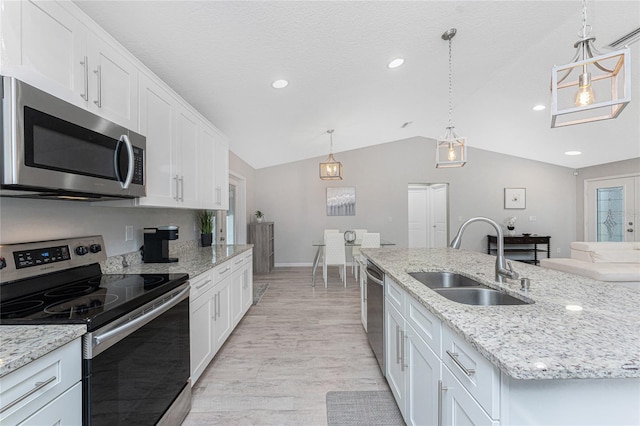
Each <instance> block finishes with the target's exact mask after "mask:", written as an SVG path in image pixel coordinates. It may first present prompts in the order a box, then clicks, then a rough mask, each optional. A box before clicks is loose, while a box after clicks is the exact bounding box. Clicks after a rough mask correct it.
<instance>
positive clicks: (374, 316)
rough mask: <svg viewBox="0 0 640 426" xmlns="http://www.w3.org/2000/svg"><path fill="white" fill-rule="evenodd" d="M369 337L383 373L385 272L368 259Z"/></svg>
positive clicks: (383, 373) (384, 366) (370, 344)
mask: <svg viewBox="0 0 640 426" xmlns="http://www.w3.org/2000/svg"><path fill="white" fill-rule="evenodd" d="M366 271H367V338H368V340H369V346H371V349H373V353H374V354H375V356H376V359H377V360H378V365H379V366H380V371H382V375H383V376H386V373H385V371H386V370H385V368H386V364H385V358H384V272H382V270H381V269H380V268H378V266H376V265H375V264H374V263H373V262H371V261H369V260H368V261H367V269H366Z"/></svg>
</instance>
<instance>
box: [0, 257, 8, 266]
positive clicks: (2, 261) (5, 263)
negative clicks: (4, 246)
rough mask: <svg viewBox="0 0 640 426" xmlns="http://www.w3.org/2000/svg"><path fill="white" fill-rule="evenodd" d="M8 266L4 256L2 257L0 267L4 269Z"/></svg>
mask: <svg viewBox="0 0 640 426" xmlns="http://www.w3.org/2000/svg"><path fill="white" fill-rule="evenodd" d="M6 267H7V261H6V260H5V258H4V257H0V269H4V268H6Z"/></svg>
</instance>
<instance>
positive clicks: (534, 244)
mask: <svg viewBox="0 0 640 426" xmlns="http://www.w3.org/2000/svg"><path fill="white" fill-rule="evenodd" d="M549 240H551V237H550V236H548V235H546V236H541V235H528V236H524V235H519V236H515V237H506V236H505V237H504V254H505V257H507V254H508V253H514V254H516V253H520V254H528V253H531V254H533V259H512V260H517V261H518V262H526V263H532V264H534V265H537V264H539V263H540V261H539V260H538V253H539V252H540V253H544V252H546V253H547V259H548V258H550V257H551V244H550V241H549ZM538 244H546V245H547V248H546V250H545V249H539V248H538ZM497 246H498V239H497V237H496V236H495V235H487V254H496V251H497ZM509 246H521V247H509ZM522 246H526V247H522Z"/></svg>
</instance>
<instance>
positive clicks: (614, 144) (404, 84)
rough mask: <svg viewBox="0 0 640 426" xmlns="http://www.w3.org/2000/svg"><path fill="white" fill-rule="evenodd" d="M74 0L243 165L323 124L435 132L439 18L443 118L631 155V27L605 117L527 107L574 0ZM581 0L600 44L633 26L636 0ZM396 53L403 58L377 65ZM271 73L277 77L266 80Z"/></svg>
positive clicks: (586, 156) (551, 158) (480, 137)
mask: <svg viewBox="0 0 640 426" xmlns="http://www.w3.org/2000/svg"><path fill="white" fill-rule="evenodd" d="M76 3H77V4H78V6H80V8H81V9H83V10H84V11H85V12H86V13H87V14H88V15H89V16H91V17H92V18H93V19H94V20H95V21H96V22H97V23H98V24H100V25H101V26H102V27H103V28H105V29H106V30H107V31H108V32H109V33H111V34H112V35H113V36H114V37H115V38H116V39H117V40H118V41H119V42H120V43H121V44H122V45H124V46H125V47H126V48H127V49H129V50H130V51H131V52H132V53H133V54H134V55H135V56H137V57H138V58H139V59H140V60H141V61H142V62H143V63H144V64H145V65H147V66H148V67H149V68H150V69H151V70H152V71H153V72H155V73H156V74H157V75H158V76H159V77H160V78H162V79H163V80H164V81H165V82H167V83H168V84H169V85H170V86H171V87H173V88H174V90H176V91H177V92H178V93H179V94H180V95H181V96H183V97H184V98H185V99H186V100H187V101H188V102H189V103H191V104H192V105H193V106H194V107H196V108H197V109H198V110H199V111H200V112H201V113H202V114H203V115H204V116H205V117H207V118H208V119H209V120H211V122H212V123H214V124H215V125H216V126H217V127H218V128H220V129H221V130H222V131H223V132H224V133H226V134H227V135H228V136H229V138H230V148H231V150H232V151H233V152H234V153H236V154H237V155H238V156H239V157H240V158H242V159H244V160H245V161H247V162H248V163H249V164H250V165H251V166H253V167H254V168H256V169H258V168H263V167H268V166H272V165H277V164H282V163H286V162H291V161H296V160H301V159H306V158H312V157H318V156H326V155H327V154H328V150H329V137H328V135H327V134H326V130H327V129H335V133H334V152H336V153H339V152H340V151H346V150H351V149H356V148H360V147H364V146H369V145H374V144H380V143H385V142H390V141H394V140H399V139H404V138H408V137H413V136H425V137H433V138H436V137H440V136H442V135H443V134H444V130H445V127H446V125H447V120H448V118H447V113H448V96H447V92H448V59H447V58H448V44H447V42H446V41H443V40H442V39H441V38H440V36H441V34H442V33H443V32H444V31H445V30H447V29H449V28H451V27H455V28H457V30H458V34H457V35H456V37H455V38H454V39H453V68H454V74H453V106H454V111H453V121H454V124H455V125H456V131H457V133H458V134H459V135H463V136H467V137H468V144H469V145H470V146H473V147H477V148H482V149H487V150H490V151H497V152H503V153H506V154H510V155H515V156H519V157H525V158H530V159H534V160H539V161H544V162H547V163H552V164H558V165H563V166H567V167H571V168H579V167H586V166H590V165H596V164H602V163H608V162H612V161H618V160H622V159H626V158H633V157H639V156H640V118H639V117H640V106H639V104H640V43H635V44H633V45H632V46H631V49H632V51H631V54H632V77H633V93H632V102H631V103H630V104H629V105H628V106H627V108H626V109H625V110H624V111H623V112H622V114H621V115H620V117H619V118H618V119H616V120H607V121H602V122H597V123H589V124H584V125H579V126H570V127H565V128H556V129H551V128H550V113H549V108H547V110H545V111H542V112H534V111H532V107H533V106H534V105H535V104H538V103H543V104H545V105H547V106H548V104H549V99H550V94H549V82H550V76H551V67H552V66H553V65H561V64H565V63H567V62H568V61H569V60H570V59H571V57H572V56H573V54H574V51H575V50H574V48H573V43H574V42H575V41H576V40H577V39H578V36H577V33H578V31H579V30H580V28H581V25H582V24H581V22H582V21H581V19H582V18H581V12H582V4H581V2H579V1H575V0H573V1H359V2H355V1H256V2H254V1H77V2H76ZM588 5H589V18H590V19H589V20H590V21H591V24H592V26H593V35H595V36H596V37H597V40H596V46H597V47H598V48H600V49H601V50H604V46H606V45H607V44H609V43H611V42H612V41H614V40H616V39H618V38H619V37H620V36H622V35H623V34H626V33H628V32H630V31H632V30H633V29H635V28H638V27H640V1H638V0H629V1H608V0H600V1H590V2H589V3H588ZM398 56H401V57H403V58H405V60H406V61H405V64H404V65H403V66H402V67H400V68H396V69H388V68H387V67H386V65H387V63H388V62H389V61H390V60H391V59H393V58H395V57H398ZM280 78H284V79H287V80H289V81H290V84H289V86H288V87H287V88H285V89H282V90H276V89H273V88H272V87H271V82H272V81H274V80H276V79H280ZM596 95H597V93H596ZM406 122H412V123H411V124H410V125H408V126H406V127H405V128H401V126H402V125H403V123H406ZM434 146H435V145H434ZM568 150H579V151H582V152H583V155H581V156H576V157H569V156H566V155H564V154H563V153H564V152H565V151H568ZM336 157H337V158H338V160H339V159H340V158H339V154H338V155H336ZM469 161H473V158H470V160H469Z"/></svg>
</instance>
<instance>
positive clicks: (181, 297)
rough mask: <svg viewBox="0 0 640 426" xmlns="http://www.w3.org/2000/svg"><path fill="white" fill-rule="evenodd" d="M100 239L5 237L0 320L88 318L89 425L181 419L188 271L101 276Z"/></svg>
mask: <svg viewBox="0 0 640 426" xmlns="http://www.w3.org/2000/svg"><path fill="white" fill-rule="evenodd" d="M103 247H104V243H103V240H102V237H99V236H93V237H85V238H74V239H66V240H55V241H44V242H34V243H24V244H12V245H0V269H1V270H2V271H1V280H2V281H1V282H0V326H2V325H5V324H27V325H28V324H61V323H78V324H86V326H87V331H88V333H87V334H85V335H84V336H83V338H82V340H83V342H82V346H83V365H82V389H83V391H82V392H83V402H82V411H83V424H85V425H117V424H122V425H133V424H135V425H154V424H157V423H160V424H171V425H175V424H180V422H181V421H182V420H183V419H184V417H185V416H186V414H187V413H188V411H189V409H190V405H191V384H190V379H189V375H190V365H189V362H190V361H189V282H188V278H189V276H188V275H187V274H102V273H101V269H100V265H99V263H98V262H99V261H101V260H104V259H105V258H106V256H105V254H104V249H103Z"/></svg>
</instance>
